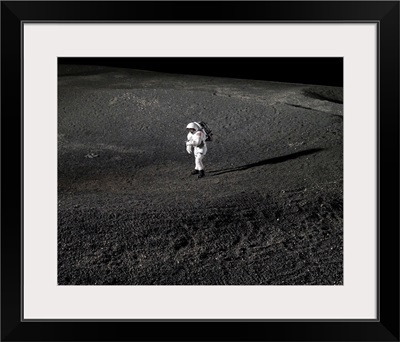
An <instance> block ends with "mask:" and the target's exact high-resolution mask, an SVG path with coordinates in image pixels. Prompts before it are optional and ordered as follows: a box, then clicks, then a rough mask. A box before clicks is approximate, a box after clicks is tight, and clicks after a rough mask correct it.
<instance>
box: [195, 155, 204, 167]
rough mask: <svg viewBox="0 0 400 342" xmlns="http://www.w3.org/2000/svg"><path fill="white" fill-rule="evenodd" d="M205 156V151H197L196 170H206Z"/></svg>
mask: <svg viewBox="0 0 400 342" xmlns="http://www.w3.org/2000/svg"><path fill="white" fill-rule="evenodd" d="M203 158H204V155H203V153H196V155H195V164H196V166H195V169H196V170H199V171H201V170H204V164H203Z"/></svg>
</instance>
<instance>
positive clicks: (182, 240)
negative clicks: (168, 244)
mask: <svg viewBox="0 0 400 342" xmlns="http://www.w3.org/2000/svg"><path fill="white" fill-rule="evenodd" d="M188 244H189V241H188V239H187V238H186V237H184V236H181V237H179V238H178V239H176V240H175V242H174V249H175V250H176V251H179V250H180V249H182V248H185V247H186V246H187V245H188Z"/></svg>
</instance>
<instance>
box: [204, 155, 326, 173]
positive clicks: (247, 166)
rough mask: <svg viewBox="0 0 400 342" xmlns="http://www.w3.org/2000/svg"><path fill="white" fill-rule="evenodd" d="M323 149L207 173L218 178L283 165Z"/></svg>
mask: <svg viewBox="0 0 400 342" xmlns="http://www.w3.org/2000/svg"><path fill="white" fill-rule="evenodd" d="M322 150H323V148H312V149H310V150H305V151H299V152H296V153H292V154H288V155H286V156H281V157H275V158H270V159H264V160H261V161H259V162H256V163H251V164H247V165H242V166H237V167H232V168H229V169H222V170H215V171H209V172H208V173H209V174H210V175H211V176H218V175H222V174H224V173H229V172H237V171H244V170H248V169H251V168H253V167H258V166H263V165H268V164H278V163H283V162H285V161H288V160H291V159H296V158H299V157H302V156H306V155H309V154H314V153H317V152H320V151H322Z"/></svg>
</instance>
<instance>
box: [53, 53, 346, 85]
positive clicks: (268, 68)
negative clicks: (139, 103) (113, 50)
mask: <svg viewBox="0 0 400 342" xmlns="http://www.w3.org/2000/svg"><path fill="white" fill-rule="evenodd" d="M59 63H62V64H86V65H104V66H112V67H121V68H132V69H141V70H150V71H160V72H168V73H179V74H190V75H206V76H218V77H232V78H243V79H253V80H265V81H274V82H289V83H304V84H316V85H329V86H339V87H341V86H343V58H327V57H323V58H319V57H309V58H308V57H307V58H306V57H302V58H287V57H286V58H268V57H265V58H259V57H256V58H247V57H246V58H242V57H231V58H226V57H221V58H215V57H207V58H204V57H203V58H198V57H195V58H175V57H173V58H154V57H149V58H104V57H99V58H93V57H91V58H59Z"/></svg>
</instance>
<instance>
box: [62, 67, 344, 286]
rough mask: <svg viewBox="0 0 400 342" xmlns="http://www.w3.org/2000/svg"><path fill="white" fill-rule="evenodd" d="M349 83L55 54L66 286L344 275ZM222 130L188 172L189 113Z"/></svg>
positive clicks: (270, 281) (296, 280)
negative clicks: (90, 62)
mask: <svg viewBox="0 0 400 342" xmlns="http://www.w3.org/2000/svg"><path fill="white" fill-rule="evenodd" d="M342 103H343V89H342V88H336V87H325V86H310V85H304V84H290V83H276V82H266V81H253V80H240V79H228V78H215V77H204V76H190V75H175V74H164V73H155V72H149V71H140V70H131V69H118V68H106V67H94V66H91V67H90V66H87V67H85V66H72V65H70V66H66V65H60V66H59V78H58V200H59V204H58V283H59V284H60V285H341V284H343V104H342ZM191 121H206V122H207V123H208V124H209V126H210V127H211V129H212V130H213V132H214V141H213V142H210V143H208V153H207V155H206V157H205V158H204V164H205V167H206V177H204V178H202V179H198V178H197V177H196V176H191V175H190V172H191V171H192V170H193V168H194V157H193V155H189V154H187V152H186V149H185V139H186V130H185V127H186V125H187V124H188V123H189V122H191Z"/></svg>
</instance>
